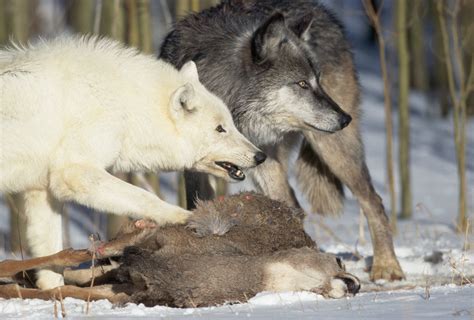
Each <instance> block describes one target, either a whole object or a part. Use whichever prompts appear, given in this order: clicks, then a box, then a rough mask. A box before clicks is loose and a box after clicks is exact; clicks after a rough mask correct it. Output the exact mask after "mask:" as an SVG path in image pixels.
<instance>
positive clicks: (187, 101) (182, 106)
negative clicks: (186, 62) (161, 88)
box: [170, 83, 195, 120]
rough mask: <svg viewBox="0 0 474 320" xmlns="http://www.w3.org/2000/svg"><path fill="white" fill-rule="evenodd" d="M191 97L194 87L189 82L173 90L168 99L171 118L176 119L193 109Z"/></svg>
mask: <svg viewBox="0 0 474 320" xmlns="http://www.w3.org/2000/svg"><path fill="white" fill-rule="evenodd" d="M193 98H194V88H193V86H192V84H190V83H186V84H185V85H184V86H181V87H179V88H178V89H176V91H175V92H173V94H172V95H171V100H170V112H171V116H172V117H173V119H175V120H178V119H180V118H181V117H183V116H184V115H185V114H186V113H192V112H193V111H194V110H195V107H194V104H193V103H192V100H193Z"/></svg>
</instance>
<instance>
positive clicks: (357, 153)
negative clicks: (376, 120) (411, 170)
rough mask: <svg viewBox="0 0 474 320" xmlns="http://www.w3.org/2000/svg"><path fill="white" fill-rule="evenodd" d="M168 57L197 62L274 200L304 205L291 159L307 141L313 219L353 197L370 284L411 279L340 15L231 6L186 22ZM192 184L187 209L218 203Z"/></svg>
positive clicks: (284, 1)
mask: <svg viewBox="0 0 474 320" xmlns="http://www.w3.org/2000/svg"><path fill="white" fill-rule="evenodd" d="M160 57H161V58H163V59H165V60H167V61H169V62H171V63H172V64H174V65H175V66H178V67H179V66H181V65H182V64H183V63H184V62H185V61H187V60H189V59H193V60H195V61H196V64H197V67H198V70H199V73H200V75H201V81H202V82H203V84H204V85H205V86H206V88H208V89H209V90H210V91H211V92H213V93H215V94H216V95H217V96H219V97H221V98H222V99H223V100H224V101H225V102H226V104H227V105H228V107H229V108H230V110H231V112H232V115H233V118H234V121H235V123H236V126H237V128H238V129H239V130H240V131H241V132H242V133H243V134H244V135H245V136H246V137H247V138H249V139H250V141H252V142H253V143H254V144H255V145H257V146H258V147H260V148H262V150H263V151H264V152H266V153H267V154H268V156H269V159H268V160H267V161H266V163H265V164H264V165H262V166H260V167H258V168H256V169H255V170H252V172H251V177H252V180H253V182H254V184H255V185H256V187H257V189H258V190H259V191H262V192H264V193H265V194H266V195H269V196H270V197H271V198H273V199H278V200H282V201H285V202H286V203H288V204H291V205H298V203H297V200H296V198H295V196H294V193H293V190H292V188H291V187H290V185H289V183H288V177H287V172H288V155H289V150H291V147H293V146H294V145H296V144H297V141H298V139H303V142H302V145H301V149H300V152H299V157H298V159H297V161H296V175H297V180H298V183H299V186H300V188H301V190H302V191H303V193H304V195H305V196H306V197H307V198H308V200H309V201H310V203H311V205H312V209H313V211H314V212H318V213H322V214H330V213H339V212H341V211H342V209H343V185H346V186H347V187H349V189H350V190H351V191H352V193H353V194H354V195H355V196H356V197H357V199H358V201H359V204H360V207H361V209H362V210H363V212H364V214H365V216H366V218H367V221H368V225H369V229H370V233H371V238H372V243H373V247H374V260H373V265H372V269H371V278H372V279H373V280H376V279H388V280H395V279H402V278H403V277H404V275H403V272H402V269H401V268H400V265H399V263H398V260H397V258H396V256H395V253H394V248H393V240H392V234H391V230H390V227H389V223H388V218H387V216H386V214H385V210H384V207H383V204H382V200H381V198H380V197H379V195H378V194H377V193H376V191H375V190H374V187H373V185H372V182H371V178H370V174H369V170H368V169H367V165H366V163H365V156H364V147H363V144H362V140H361V136H360V129H359V128H360V110H359V99H360V90H359V84H358V79H357V75H356V70H355V67H354V63H353V57H352V53H351V49H350V45H349V43H348V41H347V40H346V37H345V35H344V31H343V28H342V26H341V24H340V23H339V22H338V21H337V19H336V18H335V17H334V16H333V14H331V13H330V12H329V11H328V10H327V9H325V8H324V7H323V6H322V5H320V4H318V3H317V2H316V1H309V0H259V1H255V0H227V1H223V2H222V3H221V4H220V5H218V6H216V7H214V8H210V9H208V10H204V11H203V12H200V13H196V14H191V15H189V16H187V17H185V18H184V19H182V20H180V21H178V22H177V24H176V25H175V27H174V29H173V30H172V31H171V32H170V33H169V34H168V36H167V37H166V39H165V41H164V43H163V45H162V47H161V54H160ZM342 129H343V130H342ZM295 141H296V142H295ZM186 176H187V180H188V181H187V187H188V189H189V190H188V191H187V193H188V203H191V205H192V202H193V201H194V200H195V198H196V196H197V197H199V198H201V199H206V198H209V197H212V189H210V188H209V186H208V183H206V180H205V179H203V178H202V176H199V175H198V176H196V175H195V174H189V173H188V174H186ZM196 190H198V191H199V192H198V193H197V191H196Z"/></svg>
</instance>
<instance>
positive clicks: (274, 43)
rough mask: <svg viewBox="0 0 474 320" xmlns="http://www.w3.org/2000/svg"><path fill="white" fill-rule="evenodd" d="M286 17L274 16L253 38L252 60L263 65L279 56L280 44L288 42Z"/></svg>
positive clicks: (276, 14) (278, 14) (277, 14)
mask: <svg viewBox="0 0 474 320" xmlns="http://www.w3.org/2000/svg"><path fill="white" fill-rule="evenodd" d="M287 30H288V29H287V28H286V25H285V17H283V15H282V14H281V13H279V12H278V13H275V14H274V15H272V16H271V17H270V18H269V19H268V20H267V21H266V22H265V23H264V24H263V25H261V26H260V27H259V28H258V29H257V30H256V31H255V33H254V34H253V37H252V46H251V49H252V59H253V61H254V62H255V63H257V64H261V63H263V62H265V61H267V60H268V59H271V58H273V57H275V56H277V55H278V49H279V47H280V44H281V43H283V42H284V41H285V40H286V36H287Z"/></svg>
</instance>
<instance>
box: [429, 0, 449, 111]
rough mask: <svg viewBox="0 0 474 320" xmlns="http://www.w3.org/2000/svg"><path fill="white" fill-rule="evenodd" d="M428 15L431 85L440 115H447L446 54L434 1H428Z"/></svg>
mask: <svg viewBox="0 0 474 320" xmlns="http://www.w3.org/2000/svg"><path fill="white" fill-rule="evenodd" d="M430 16H431V17H433V18H432V19H433V25H434V38H433V42H434V45H433V50H434V66H433V79H432V81H431V82H432V86H433V89H434V91H435V92H436V95H437V98H438V99H437V100H438V101H439V107H440V110H439V111H440V113H441V116H442V117H447V116H448V114H449V112H450V111H451V107H450V104H451V103H450V101H449V90H448V74H447V71H446V66H445V64H446V59H447V58H446V56H445V52H444V50H443V38H442V34H441V26H440V21H439V19H438V13H437V11H436V2H430Z"/></svg>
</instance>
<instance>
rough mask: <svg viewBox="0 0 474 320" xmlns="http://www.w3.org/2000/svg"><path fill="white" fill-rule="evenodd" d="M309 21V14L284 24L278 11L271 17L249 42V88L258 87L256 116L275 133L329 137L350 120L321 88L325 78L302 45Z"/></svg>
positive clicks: (306, 48)
mask: <svg viewBox="0 0 474 320" xmlns="http://www.w3.org/2000/svg"><path fill="white" fill-rule="evenodd" d="M312 23H313V17H312V15H311V14H310V15H308V16H305V17H303V18H302V19H300V20H299V21H297V23H296V24H295V25H290V26H289V25H287V23H286V21H285V18H284V16H283V15H282V14H281V13H275V14H273V15H272V16H271V17H270V18H269V19H268V20H267V21H265V22H264V23H263V24H262V25H261V26H260V27H258V28H257V29H256V30H255V32H254V33H253V34H252V36H251V38H250V50H249V51H250V59H251V63H250V64H251V65H252V66H253V67H252V68H251V71H250V72H251V73H252V85H254V86H257V87H258V89H259V90H258V91H259V92H255V94H256V95H258V96H259V99H258V100H259V101H261V102H263V104H261V105H260V107H259V113H260V114H261V115H263V116H265V115H267V118H268V119H269V121H271V126H272V127H273V128H274V129H275V128H276V129H277V131H280V132H281V131H283V132H284V131H292V130H298V131H299V130H317V131H322V132H328V133H333V132H336V131H338V130H341V129H343V128H344V127H346V126H347V125H349V123H350V122H351V116H350V115H348V114H347V113H346V112H344V111H343V110H342V109H341V108H340V107H339V105H338V104H337V103H336V102H335V101H334V100H333V99H332V98H331V97H330V96H329V95H328V94H327V93H326V91H325V90H324V89H323V87H322V86H321V78H322V77H324V76H325V75H324V74H323V73H322V72H321V69H320V68H319V65H318V57H317V56H316V53H314V52H312V51H310V50H309V46H308V45H307V43H306V42H307V41H309V40H310V36H311V33H310V29H311V24H312ZM262 93H263V95H262ZM262 118H264V117H262ZM244 131H245V129H244Z"/></svg>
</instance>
